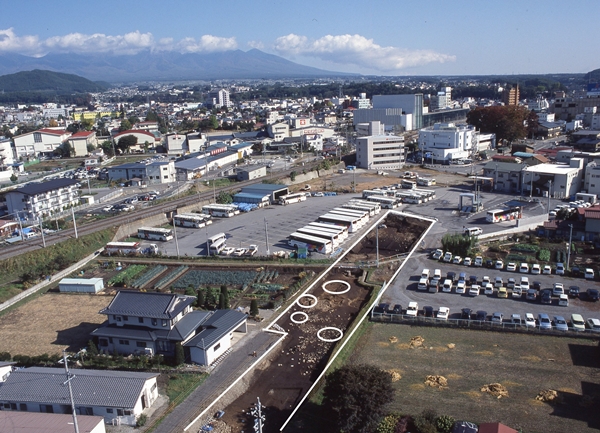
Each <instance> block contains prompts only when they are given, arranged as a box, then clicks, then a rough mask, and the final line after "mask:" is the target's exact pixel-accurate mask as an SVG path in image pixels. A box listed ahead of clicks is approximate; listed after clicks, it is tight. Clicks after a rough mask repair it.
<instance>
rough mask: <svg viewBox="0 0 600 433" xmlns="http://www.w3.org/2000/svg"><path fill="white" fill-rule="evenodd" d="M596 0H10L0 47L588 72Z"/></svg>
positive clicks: (597, 56)
mask: <svg viewBox="0 0 600 433" xmlns="http://www.w3.org/2000/svg"><path fill="white" fill-rule="evenodd" d="M598 18H600V0H576V1H574V2H565V1H564V0H562V1H558V0H545V1H542V0H521V1H515V0H504V1H502V0H500V1H490V0H473V1H467V0H464V1H462V0H455V1H441V0H421V1H412V0H372V1H365V0H363V1H354V0H347V1H344V2H337V1H327V0H320V1H317V0H303V1H284V0H231V1H228V0H219V1H216V0H211V1H201V0H197V1H177V0H162V1H157V0H145V1H123V0H121V1H113V0H104V1H98V2H91V1H85V0H84V1H80V2H75V3H64V2H63V3H61V2H49V1H47V0H44V1H27V0H23V1H11V2H4V4H3V5H2V13H1V14H0V53H6V52H15V53H20V54H24V55H32V56H41V55H44V54H47V53H50V52H61V53H65V52H75V53H95V52H114V53H121V54H133V53H136V52H139V51H141V50H175V51H179V52H214V51H226V50H232V49H240V50H243V51H247V50H249V49H251V48H258V49H260V50H263V51H265V52H268V53H272V54H277V55H279V56H282V57H284V58H286V59H289V60H292V61H295V62H298V63H301V64H304V65H309V66H315V67H318V68H322V69H327V70H331V71H344V72H354V73H361V74H376V75H457V74H461V75H465V74H467V75H479V74H482V75H487V74H524V73H532V74H543V73H567V72H575V73H585V72H588V71H590V70H593V69H596V68H600V43H598V41H599V37H598V31H597V29H598V22H597V21H598Z"/></svg>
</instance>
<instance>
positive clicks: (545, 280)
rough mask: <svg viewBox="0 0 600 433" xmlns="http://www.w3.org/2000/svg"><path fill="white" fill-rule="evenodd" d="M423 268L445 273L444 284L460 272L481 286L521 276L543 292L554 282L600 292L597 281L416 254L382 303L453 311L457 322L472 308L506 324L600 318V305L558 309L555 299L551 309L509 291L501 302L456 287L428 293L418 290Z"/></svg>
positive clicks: (575, 303) (571, 304)
mask: <svg viewBox="0 0 600 433" xmlns="http://www.w3.org/2000/svg"><path fill="white" fill-rule="evenodd" d="M424 268H427V269H429V270H430V271H431V274H432V275H433V272H434V269H440V270H441V272H442V281H443V280H444V279H445V276H446V274H447V272H455V273H456V278H458V275H459V274H460V273H461V272H464V273H466V275H467V279H469V277H470V276H471V275H474V276H476V277H477V280H478V282H481V280H482V278H483V277H484V276H489V277H490V278H491V280H492V281H494V279H495V277H497V276H499V277H501V278H502V279H503V281H504V282H505V283H506V281H507V280H508V278H510V277H513V278H515V280H516V281H517V282H518V281H519V280H520V279H521V277H522V276H527V277H528V278H529V282H530V284H532V283H533V282H534V281H539V282H540V283H541V287H542V289H546V288H551V287H552V286H553V284H554V283H555V282H560V283H563V285H564V287H565V291H568V288H569V287H570V286H579V288H580V290H581V291H585V290H587V289H588V288H595V289H598V288H600V283H599V282H598V281H589V280H584V279H583V278H571V277H564V276H561V275H532V274H531V273H529V274H522V273H519V272H508V271H506V270H496V269H489V268H486V267H475V266H464V265H455V264H451V263H445V262H441V261H438V260H433V259H431V258H430V254H429V252H416V253H415V254H413V256H412V257H411V258H410V259H409V260H408V262H407V263H406V264H405V266H404V268H403V269H402V271H401V272H400V274H399V275H398V277H397V278H396V280H395V281H394V282H393V283H392V284H391V286H390V287H389V289H388V290H387V291H386V292H385V294H384V295H383V297H382V300H381V302H386V303H389V304H391V305H394V304H400V305H402V308H404V309H405V308H406V306H407V305H408V303H409V302H411V301H416V302H418V304H419V309H420V310H422V309H423V307H424V306H432V307H433V308H434V310H435V311H437V310H438V308H439V307H441V306H443V307H448V308H450V317H451V318H458V316H460V312H461V309H462V308H470V309H472V310H473V313H475V312H476V311H478V310H483V311H487V313H488V316H491V315H492V314H493V313H495V312H501V313H503V314H504V318H505V320H506V319H508V318H510V315H511V314H520V315H521V318H524V316H525V313H533V315H534V316H535V317H537V315H538V313H546V314H548V315H549V316H550V318H552V317H553V316H563V317H564V318H565V319H566V320H567V321H568V320H569V318H570V317H571V314H573V313H579V314H581V315H582V316H583V317H584V319H588V318H600V303H599V302H588V301H584V300H580V299H573V298H570V299H569V306H568V307H562V306H558V298H557V297H553V300H552V305H548V304H542V303H541V302H540V300H539V298H538V300H536V301H526V300H525V296H524V295H523V296H522V297H521V298H519V299H514V298H511V296H510V290H509V297H508V298H507V299H504V298H498V297H497V295H496V292H497V290H496V291H495V293H494V295H484V294H483V290H482V291H481V293H482V294H480V295H479V296H475V297H471V296H468V294H457V293H456V287H453V289H452V292H451V293H446V292H441V291H440V292H438V293H429V292H425V291H420V290H417V284H418V282H419V277H420V276H421V272H422V271H423V269H424Z"/></svg>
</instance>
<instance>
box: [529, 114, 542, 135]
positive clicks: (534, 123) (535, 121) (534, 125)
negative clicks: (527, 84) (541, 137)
mask: <svg viewBox="0 0 600 433" xmlns="http://www.w3.org/2000/svg"><path fill="white" fill-rule="evenodd" d="M539 126H540V118H539V116H538V115H537V113H536V112H535V111H533V110H531V111H530V112H529V114H528V115H527V136H528V137H529V138H534V137H535V134H536V132H537V130H538V127H539Z"/></svg>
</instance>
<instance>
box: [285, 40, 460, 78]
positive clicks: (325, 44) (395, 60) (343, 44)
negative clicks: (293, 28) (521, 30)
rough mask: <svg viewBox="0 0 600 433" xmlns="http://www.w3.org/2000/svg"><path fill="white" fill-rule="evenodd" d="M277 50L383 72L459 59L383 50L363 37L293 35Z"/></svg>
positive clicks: (393, 48)
mask: <svg viewBox="0 0 600 433" xmlns="http://www.w3.org/2000/svg"><path fill="white" fill-rule="evenodd" d="M274 49H275V51H277V52H278V53H279V54H281V55H284V56H285V55H288V56H293V55H301V56H306V57H316V58H319V59H321V60H325V61H329V62H333V63H338V64H346V65H348V64H350V65H356V66H360V67H362V68H369V69H375V70H379V71H386V72H389V71H397V70H400V69H404V68H407V67H411V66H421V65H425V64H427V63H434V62H439V63H444V62H451V61H454V60H456V57H455V56H452V55H448V54H442V53H437V52H435V51H432V50H408V49H404V48H397V47H382V46H380V45H377V44H376V43H375V42H373V39H367V38H365V37H364V36H361V35H327V36H323V37H321V38H319V39H315V40H309V39H308V38H307V37H306V36H301V35H295V34H293V33H291V34H289V35H286V36H281V37H279V38H277V39H276V40H275V45H274Z"/></svg>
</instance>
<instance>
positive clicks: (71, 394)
mask: <svg viewBox="0 0 600 433" xmlns="http://www.w3.org/2000/svg"><path fill="white" fill-rule="evenodd" d="M63 362H64V363H65V373H66V374H67V380H66V381H65V382H63V385H67V386H68V387H69V396H70V398H71V412H72V413H73V427H75V433H79V426H78V425H77V413H76V410H75V400H73V388H71V380H72V379H75V377H76V376H75V375H72V374H71V373H70V372H69V366H68V365H67V352H66V351H64V350H63Z"/></svg>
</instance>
